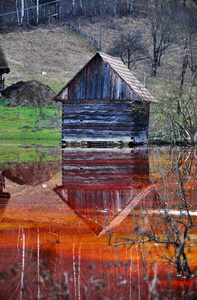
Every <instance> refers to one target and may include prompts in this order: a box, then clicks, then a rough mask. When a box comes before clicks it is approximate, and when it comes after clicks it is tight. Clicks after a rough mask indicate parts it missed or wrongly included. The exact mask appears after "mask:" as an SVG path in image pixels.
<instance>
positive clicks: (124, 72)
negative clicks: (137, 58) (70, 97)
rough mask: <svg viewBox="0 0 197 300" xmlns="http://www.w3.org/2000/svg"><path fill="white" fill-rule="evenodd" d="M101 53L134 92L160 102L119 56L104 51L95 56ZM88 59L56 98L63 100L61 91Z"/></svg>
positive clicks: (149, 100) (145, 99)
mask: <svg viewBox="0 0 197 300" xmlns="http://www.w3.org/2000/svg"><path fill="white" fill-rule="evenodd" d="M97 55H99V56H100V57H101V58H102V60H103V61H104V62H106V63H107V64H108V65H109V66H110V67H111V68H112V69H113V71H114V72H115V73H117V74H118V76H119V77H120V78H121V79H122V80H123V81H124V82H125V83H126V84H127V85H128V87H129V88H130V89H131V90H133V91H134V93H135V94H136V95H137V96H139V97H140V98H141V99H143V100H144V101H147V102H153V103H158V102H157V100H156V99H155V98H154V97H153V96H152V95H151V93H150V92H149V91H148V90H147V89H146V87H145V86H144V85H143V84H142V83H141V82H140V81H139V80H138V79H137V78H136V77H135V76H134V75H133V74H132V72H131V71H130V70H129V69H128V68H127V66H126V65H125V64H124V63H123V62H122V61H121V59H119V58H115V57H112V56H110V55H107V54H105V53H103V52H100V51H99V52H97V53H96V55H95V56H94V57H96V56H97ZM94 57H93V58H92V59H91V60H90V61H92V60H93V59H94ZM90 61H88V62H87V63H86V64H85V65H84V67H83V68H82V69H81V70H80V71H79V72H78V73H77V74H76V75H75V76H74V77H73V78H72V79H71V80H70V81H69V82H68V83H67V84H66V85H65V86H64V87H63V88H62V89H61V90H60V92H59V93H58V94H57V96H56V100H61V93H62V92H63V91H64V90H65V89H66V88H67V87H68V86H69V85H70V83H71V82H72V81H73V80H74V79H75V78H76V77H77V76H78V74H79V73H80V72H82V71H83V70H84V69H85V68H86V66H87V65H88V64H89V63H90Z"/></svg>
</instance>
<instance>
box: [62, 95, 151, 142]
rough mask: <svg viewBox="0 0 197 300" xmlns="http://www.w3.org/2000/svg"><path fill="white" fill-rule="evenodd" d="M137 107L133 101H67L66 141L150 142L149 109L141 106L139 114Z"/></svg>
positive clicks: (64, 138) (64, 133)
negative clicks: (136, 111) (143, 108)
mask: <svg viewBox="0 0 197 300" xmlns="http://www.w3.org/2000/svg"><path fill="white" fill-rule="evenodd" d="M136 106H137V104H135V102H131V101H124V102H123V101H121V102H120V101H107V100H105V101H100V100H95V101H94V100H92V101H88V100H75V101H69V100H67V101H64V102H63V106H62V140H63V141H106V140H107V141H123V142H131V141H133V142H137V143H140V142H146V141H147V139H148V115H147V113H148V111H149V109H147V110H142V111H140V109H139V105H138V109H139V111H138V113H137V114H136V113H135V109H136V108H135V107H136ZM146 106H147V107H148V106H149V104H148V103H147V104H146Z"/></svg>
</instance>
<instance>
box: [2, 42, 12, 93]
mask: <svg viewBox="0 0 197 300" xmlns="http://www.w3.org/2000/svg"><path fill="white" fill-rule="evenodd" d="M9 72H10V68H9V66H8V63H7V60H6V58H5V55H4V53H3V50H2V48H1V47H0V92H2V91H3V90H4V85H5V79H4V78H3V74H7V73H9Z"/></svg>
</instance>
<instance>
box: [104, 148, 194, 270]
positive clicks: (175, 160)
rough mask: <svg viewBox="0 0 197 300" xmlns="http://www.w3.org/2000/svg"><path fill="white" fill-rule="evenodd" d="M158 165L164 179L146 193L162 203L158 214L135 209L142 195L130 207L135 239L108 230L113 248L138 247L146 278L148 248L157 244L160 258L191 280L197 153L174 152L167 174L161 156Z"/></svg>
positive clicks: (187, 150)
mask: <svg viewBox="0 0 197 300" xmlns="http://www.w3.org/2000/svg"><path fill="white" fill-rule="evenodd" d="M158 162H159V174H160V175H159V176H160V179H158V178H157V180H155V181H154V180H153V181H152V187H149V189H147V193H146V197H147V196H148V195H149V193H151V191H153V190H154V192H155V194H156V195H157V199H158V202H157V204H156V206H155V208H154V210H150V209H146V208H144V207H143V208H142V206H141V205H140V207H139V209H137V210H136V209H134V207H135V201H137V198H140V197H141V194H139V195H138V196H137V197H134V198H133V200H132V201H131V205H130V211H131V212H132V216H133V226H134V227H133V231H132V233H131V238H129V239H128V238H127V239H124V238H122V237H114V235H113V234H112V231H111V229H112V228H110V226H108V228H107V231H108V233H109V235H110V239H109V245H111V246H115V247H118V246H121V245H126V246H128V245H129V246H133V245H138V247H139V249H140V254H141V259H142V264H143V269H144V274H145V275H146V276H147V253H146V246H145V245H146V243H151V242H152V243H156V244H157V246H158V255H159V256H160V257H162V258H163V259H165V260H166V261H167V262H168V263H172V264H173V265H174V267H175V268H176V270H177V273H178V275H183V276H186V275H187V274H188V275H189V276H190V275H191V274H192V270H191V268H190V265H189V259H188V251H189V250H188V249H187V246H188V242H189V240H190V237H189V233H190V231H191V230H192V229H193V228H194V225H195V223H194V216H193V215H196V214H195V212H194V211H192V209H193V208H195V206H196V190H197V187H196V149H195V148H188V149H184V150H182V149H181V151H180V149H173V151H172V152H171V161H170V164H168V167H170V172H164V171H163V169H162V163H163V162H162V160H161V159H160V156H158ZM157 177H158V174H157ZM143 193H144V191H143ZM143 196H144V195H143ZM105 232H106V229H105Z"/></svg>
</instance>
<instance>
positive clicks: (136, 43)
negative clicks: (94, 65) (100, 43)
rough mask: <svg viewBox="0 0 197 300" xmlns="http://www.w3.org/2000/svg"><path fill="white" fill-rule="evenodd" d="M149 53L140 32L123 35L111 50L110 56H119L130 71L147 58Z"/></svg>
mask: <svg viewBox="0 0 197 300" xmlns="http://www.w3.org/2000/svg"><path fill="white" fill-rule="evenodd" d="M147 52H148V51H147V49H146V47H145V45H144V43H143V42H142V36H141V33H140V32H139V31H134V32H128V33H124V34H122V35H121V36H120V38H119V40H117V41H116V42H115V44H114V46H113V47H112V48H111V50H110V54H111V55H114V56H119V57H120V58H121V59H122V61H123V62H124V63H125V64H127V66H128V68H129V69H131V68H132V67H133V65H134V64H135V63H136V62H137V61H139V60H143V59H144V58H145V57H144V56H146V58H147Z"/></svg>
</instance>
